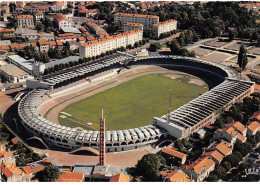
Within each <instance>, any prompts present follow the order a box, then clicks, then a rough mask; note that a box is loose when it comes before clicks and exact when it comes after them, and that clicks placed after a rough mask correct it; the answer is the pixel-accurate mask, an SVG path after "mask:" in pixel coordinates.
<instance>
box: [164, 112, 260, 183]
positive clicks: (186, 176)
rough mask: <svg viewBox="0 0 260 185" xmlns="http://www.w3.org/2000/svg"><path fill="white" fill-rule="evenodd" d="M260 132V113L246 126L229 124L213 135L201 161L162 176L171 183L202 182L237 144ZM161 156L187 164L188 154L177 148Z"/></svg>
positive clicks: (234, 123) (236, 123)
mask: <svg viewBox="0 0 260 185" xmlns="http://www.w3.org/2000/svg"><path fill="white" fill-rule="evenodd" d="M259 130H260V112H256V113H254V114H253V115H252V116H251V117H250V118H249V122H248V124H247V125H246V126H244V125H243V124H241V123H240V122H233V123H227V124H226V125H225V128H223V129H218V130H216V131H215V133H214V135H213V139H214V140H215V141H214V142H213V143H212V144H210V146H208V147H207V148H204V151H203V153H202V155H201V157H200V158H199V159H197V160H196V161H195V162H193V163H191V164H188V165H182V166H181V169H177V170H174V171H171V170H164V171H161V173H160V176H161V177H162V179H163V180H164V181H169V182H191V181H195V182H202V181H203V180H204V179H205V178H206V177H208V175H209V174H210V172H212V171H213V170H214V169H215V167H216V166H217V165H220V163H221V161H222V160H223V159H224V157H226V156H228V155H230V154H231V153H232V151H233V146H234V144H235V143H236V142H238V143H243V142H246V136H252V135H255V134H256V133H257V132H258V131H259ZM161 155H162V156H164V157H165V158H166V159H167V158H169V157H170V158H172V159H173V160H175V161H176V160H178V161H180V162H181V164H184V163H185V162H186V157H187V156H186V154H183V153H181V152H179V151H176V148H166V147H165V148H163V149H162V150H161Z"/></svg>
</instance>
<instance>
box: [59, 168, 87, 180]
mask: <svg viewBox="0 0 260 185" xmlns="http://www.w3.org/2000/svg"><path fill="white" fill-rule="evenodd" d="M83 179H84V174H83V173H76V172H66V171H65V172H62V173H61V174H60V177H59V178H58V179H57V180H56V182H82V181H83Z"/></svg>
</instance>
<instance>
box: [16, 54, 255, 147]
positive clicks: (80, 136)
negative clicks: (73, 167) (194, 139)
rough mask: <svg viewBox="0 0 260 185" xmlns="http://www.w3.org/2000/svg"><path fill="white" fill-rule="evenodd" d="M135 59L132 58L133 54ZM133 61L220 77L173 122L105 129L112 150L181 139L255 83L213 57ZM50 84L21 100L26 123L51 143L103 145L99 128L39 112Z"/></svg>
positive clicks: (68, 74) (80, 72)
mask: <svg viewBox="0 0 260 185" xmlns="http://www.w3.org/2000/svg"><path fill="white" fill-rule="evenodd" d="M129 57H130V56H127V55H119V56H118V55H117V56H113V57H112V58H107V59H106V60H103V61H99V62H97V63H93V64H90V65H87V66H85V67H79V68H74V69H73V70H71V71H65V72H62V73H58V74H55V75H48V76H46V77H43V81H44V82H45V83H50V84H52V85H53V87H56V85H57V84H61V83H62V82H65V81H70V80H72V79H74V78H77V77H78V76H81V77H85V76H84V75H89V74H91V73H92V72H95V71H96V72H99V70H102V69H103V70H106V69H108V68H109V67H111V66H113V65H115V64H119V63H123V62H124V61H125V60H129ZM130 58H131V57H130ZM132 60H134V61H132V62H130V63H132V64H133V65H142V64H146V65H147V64H151V65H161V66H166V67H171V68H172V69H177V70H185V71H189V72H190V73H195V74H204V75H205V76H206V77H207V78H212V79H214V80H215V81H216V85H217V86H216V87H214V88H212V89H211V90H209V91H208V92H206V93H204V94H203V95H201V96H199V97H198V98H196V99H194V100H192V101H190V102H189V103H187V104H185V105H183V106H182V107H180V108H179V109H177V110H175V111H173V112H171V113H170V118H171V119H170V123H167V121H166V115H165V116H162V117H161V118H154V123H153V124H150V125H147V126H144V127H139V128H133V129H128V130H112V131H106V132H105V138H106V152H119V151H125V150H131V149H136V148H140V147H143V146H147V145H150V144H152V143H155V142H156V141H157V140H158V139H160V138H164V137H166V136H167V135H168V134H169V135H171V136H174V137H176V138H183V137H187V136H189V135H190V134H191V133H193V132H195V131H196V130H198V129H199V128H201V127H202V126H203V125H205V124H207V123H213V122H214V121H215V120H216V118H217V117H218V116H219V114H220V113H221V112H223V111H225V110H227V109H228V108H229V107H230V106H232V105H233V104H234V103H236V102H237V101H241V100H242V99H243V98H244V97H246V96H248V95H250V93H252V92H253V91H252V90H254V83H253V82H248V81H243V80H240V75H239V74H238V73H237V72H236V71H233V70H232V69H230V68H228V67H225V66H222V65H220V64H216V63H213V62H209V61H204V60H199V59H196V58H189V57H180V56H148V57H140V58H135V59H133V58H132ZM47 91H49V89H48V88H46V89H43V88H38V89H34V90H32V91H31V92H29V93H28V94H27V95H26V96H24V97H23V99H22V100H21V101H20V103H19V106H18V113H19V115H20V118H21V122H22V124H23V125H24V127H25V128H26V129H27V130H28V132H30V133H31V134H32V135H35V136H38V137H40V138H42V139H43V140H44V141H46V142H47V143H48V144H49V145H52V146H58V147H62V148H67V149H70V150H74V149H77V148H81V147H92V148H95V149H97V150H98V138H99V137H98V136H99V132H98V131H92V130H79V129H76V128H70V127H66V126H61V125H59V124H57V123H53V122H51V121H49V120H47V119H46V118H44V117H43V116H41V115H40V114H39V112H38V111H37V107H38V106H39V102H42V101H39V100H40V99H41V97H42V96H43V95H44V94H45V93H46V92H47Z"/></svg>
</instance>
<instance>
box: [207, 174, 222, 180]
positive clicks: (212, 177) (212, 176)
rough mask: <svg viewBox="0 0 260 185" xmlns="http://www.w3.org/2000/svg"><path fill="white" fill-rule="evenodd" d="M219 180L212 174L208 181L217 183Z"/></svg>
mask: <svg viewBox="0 0 260 185" xmlns="http://www.w3.org/2000/svg"><path fill="white" fill-rule="evenodd" d="M218 180H219V179H218V176H217V175H216V174H214V173H213V174H212V173H210V174H209V176H208V178H207V181H208V182H217V181H218Z"/></svg>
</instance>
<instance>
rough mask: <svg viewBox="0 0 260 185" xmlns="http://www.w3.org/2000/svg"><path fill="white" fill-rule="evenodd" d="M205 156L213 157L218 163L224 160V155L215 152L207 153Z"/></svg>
mask: <svg viewBox="0 0 260 185" xmlns="http://www.w3.org/2000/svg"><path fill="white" fill-rule="evenodd" d="M205 155H206V156H208V155H209V156H212V157H214V158H215V159H216V160H218V162H221V161H222V159H223V158H224V155H222V154H221V153H219V152H218V151H217V150H213V151H209V152H206V153H205Z"/></svg>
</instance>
